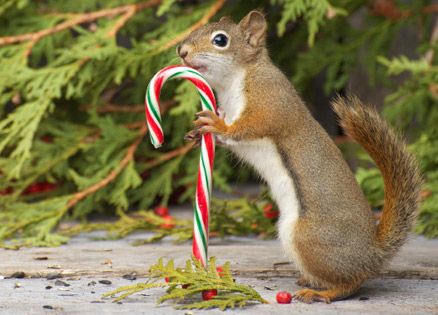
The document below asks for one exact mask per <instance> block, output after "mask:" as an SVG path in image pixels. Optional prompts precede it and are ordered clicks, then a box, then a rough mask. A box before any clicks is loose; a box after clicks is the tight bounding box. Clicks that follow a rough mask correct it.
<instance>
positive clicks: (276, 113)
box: [177, 11, 422, 303]
mask: <svg viewBox="0 0 438 315" xmlns="http://www.w3.org/2000/svg"><path fill="white" fill-rule="evenodd" d="M266 29H267V23H266V20H265V18H264V15H263V14H262V13H260V12H258V11H251V12H250V13H249V14H248V15H246V16H245V17H244V18H243V19H242V20H241V21H240V22H239V23H238V24H235V23H234V22H233V21H232V20H231V19H230V18H228V17H223V18H221V19H220V21H219V22H217V23H211V24H208V25H205V26H204V27H202V28H200V29H198V30H196V31H194V32H192V33H191V34H190V35H189V36H188V37H187V38H186V39H185V40H184V41H183V42H182V43H181V44H180V45H179V46H178V47H177V53H178V55H179V56H180V58H181V59H182V62H183V63H184V64H185V65H188V66H191V67H193V68H195V69H197V70H198V71H199V72H201V73H202V74H203V75H204V76H205V78H206V79H207V81H208V82H209V83H210V84H211V86H212V87H213V89H214V90H215V92H216V94H217V98H218V103H219V106H220V114H219V116H217V115H216V114H215V113H213V112H210V111H202V112H200V113H198V114H197V120H196V121H195V122H194V124H195V126H196V128H195V129H194V130H193V131H192V132H191V133H189V134H188V136H189V138H191V139H195V138H197V137H200V135H201V134H203V133H207V132H211V133H213V134H215V135H216V136H217V138H218V139H219V140H220V141H221V142H222V143H223V144H224V145H225V146H226V147H228V148H229V149H230V150H231V151H233V152H234V153H235V154H236V155H237V156H238V157H239V158H241V159H242V160H244V161H246V162H247V163H249V164H250V165H252V166H253V167H254V168H255V169H256V170H257V172H258V173H259V174H260V175H261V176H262V177H263V178H264V180H266V182H267V183H268V185H269V187H270V191H271V194H272V196H273V198H274V199H275V201H276V203H277V205H278V207H279V209H280V218H279V223H278V231H279V232H278V234H279V239H280V241H281V244H282V246H283V248H284V251H285V253H286V255H287V256H288V257H289V258H290V259H291V260H293V261H294V262H295V264H296V265H297V267H298V268H299V270H300V272H301V278H300V279H299V280H298V282H297V283H298V284H299V285H301V286H305V287H309V288H307V289H303V290H299V291H298V292H296V293H295V297H296V298H297V299H298V300H301V301H303V302H307V303H311V302H312V301H323V302H326V303H330V302H331V301H333V300H338V299H343V298H346V297H348V296H350V295H352V294H353V293H354V292H356V291H357V290H358V289H359V287H360V286H361V284H362V283H363V282H364V281H365V280H366V279H368V278H370V277H372V276H374V275H376V274H377V273H378V272H379V270H380V269H381V268H382V266H384V264H385V263H386V262H387V261H388V260H389V259H390V258H391V257H392V256H394V254H395V253H396V252H397V250H398V249H399V248H400V247H401V246H402V245H403V243H404V242H405V240H406V238H407V234H408V232H409V230H410V229H411V227H412V224H413V221H414V218H415V213H416V210H417V208H418V203H419V191H420V186H421V182H422V180H421V176H420V173H419V169H418V166H417V163H416V161H415V159H414V158H413V156H412V155H410V154H409V153H408V152H407V150H406V146H405V144H404V142H403V141H402V140H401V139H400V138H399V136H398V135H397V134H395V133H394V132H393V131H392V130H391V129H390V128H389V126H388V125H387V123H386V122H385V121H383V120H382V119H381V118H380V117H379V115H378V114H377V112H376V111H375V110H374V109H371V108H369V107H366V106H364V105H363V104H361V102H360V100H359V99H358V98H356V97H348V98H347V99H345V98H340V97H338V98H337V99H336V100H335V101H334V102H333V104H332V105H333V109H334V111H335V112H336V114H337V115H338V116H339V121H340V124H341V126H342V127H343V129H344V130H345V132H346V134H347V135H349V136H350V137H351V138H353V139H354V140H356V141H357V142H358V143H359V144H361V145H362V146H363V147H364V148H365V149H366V150H367V151H368V152H369V154H370V155H371V157H372V158H373V159H374V161H375V162H376V164H377V166H378V167H379V169H380V170H381V172H382V175H383V179H384V183H385V201H384V207H383V214H382V217H381V220H380V223H379V224H378V225H376V222H375V218H374V216H373V213H372V211H371V208H370V205H369V204H368V202H367V200H366V199H365V197H364V195H363V192H362V191H361V189H360V187H359V185H358V184H357V182H356V180H355V178H354V175H353V174H352V172H351V170H350V168H349V167H348V165H347V163H346V162H345V160H344V159H343V157H342V154H341V152H340V150H339V149H338V148H337V146H336V145H335V144H334V142H333V141H332V139H331V138H330V137H329V136H328V134H327V133H326V132H325V131H324V130H323V128H322V127H321V126H320V125H319V124H318V123H317V122H316V121H315V119H314V118H313V117H312V116H311V114H310V112H309V111H308V109H307V108H306V106H305V105H304V104H303V101H302V100H301V99H300V97H299V96H298V94H297V92H296V91H295V89H294V88H293V87H292V86H291V84H290V82H289V80H288V79H287V78H286V77H285V75H284V74H283V73H282V72H281V71H280V70H279V69H278V68H277V67H276V66H275V65H274V64H273V63H272V61H271V60H270V58H269V55H268V51H267V49H266V45H265V42H266ZM312 288H313V289H312ZM314 289H318V290H314Z"/></svg>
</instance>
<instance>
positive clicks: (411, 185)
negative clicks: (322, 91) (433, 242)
mask: <svg viewBox="0 0 438 315" xmlns="http://www.w3.org/2000/svg"><path fill="white" fill-rule="evenodd" d="M332 106H333V109H334V111H335V112H336V113H337V115H338V116H339V119H340V124H341V126H342V128H343V129H344V131H345V132H346V134H347V135H348V136H350V137H351V138H353V139H354V140H355V141H357V142H358V143H359V144H360V145H362V146H363V147H364V148H365V149H366V150H367V151H368V153H369V154H370V156H371V157H372V158H373V160H374V161H375V163H376V164H377V166H378V168H379V169H380V171H381V172H382V176H383V181H384V184H385V201H384V206H383V214H382V218H381V221H380V223H379V225H378V227H377V235H376V241H377V244H378V246H379V247H380V248H381V250H383V254H384V256H385V258H390V257H392V256H393V255H394V254H395V253H396V252H397V250H398V249H399V248H400V247H401V246H402V245H403V243H404V242H405V241H406V238H407V234H408V232H409V231H410V230H411V228H412V225H413V223H414V220H415V216H416V213H417V208H418V204H419V194H420V188H421V184H422V179H421V175H420V171H419V168H418V164H417V162H416V160H415V158H414V157H413V156H412V155H411V154H410V153H409V152H408V151H407V150H406V145H405V143H404V141H403V140H402V139H401V138H400V137H399V136H398V135H397V134H396V133H394V131H393V130H392V129H391V128H390V127H389V126H388V124H387V123H386V122H385V121H384V120H383V119H382V118H380V116H379V114H378V113H377V111H376V110H375V109H373V108H370V107H369V106H366V105H363V104H362V103H361V101H360V100H359V99H358V98H357V97H354V96H350V97H348V98H341V97H338V98H337V99H336V100H335V101H334V102H333V104H332Z"/></svg>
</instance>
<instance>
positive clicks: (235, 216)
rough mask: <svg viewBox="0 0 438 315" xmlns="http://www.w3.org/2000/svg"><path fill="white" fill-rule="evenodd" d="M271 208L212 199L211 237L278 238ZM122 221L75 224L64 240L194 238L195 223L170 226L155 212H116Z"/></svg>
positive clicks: (179, 240) (259, 203)
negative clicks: (143, 235)
mask: <svg viewBox="0 0 438 315" xmlns="http://www.w3.org/2000/svg"><path fill="white" fill-rule="evenodd" d="M270 204H272V203H271V201H270V200H265V199H261V200H259V199H255V200H253V199H252V198H248V197H244V198H238V199H232V200H220V199H213V200H212V204H211V207H212V209H211V216H210V226H209V230H210V233H209V234H210V235H209V237H210V238H211V237H221V238H224V237H225V236H230V235H234V236H248V235H254V236H257V237H259V238H274V237H275V235H276V229H275V223H276V222H277V216H278V210H275V209H274V210H273V211H274V213H275V212H277V216H274V217H273V218H270V217H266V216H265V215H264V211H263V208H264V207H266V206H267V205H270ZM117 214H118V216H119V219H118V220H117V221H116V222H104V223H89V222H84V223H82V224H76V225H74V226H71V227H68V228H64V229H61V230H59V234H60V235H61V236H64V237H71V236H73V235H77V234H79V233H88V232H93V231H106V232H107V236H106V237H105V239H118V238H122V237H125V236H126V235H128V234H130V233H133V232H136V231H141V230H143V231H149V232H153V233H154V235H153V236H152V237H150V238H147V239H144V240H136V241H135V242H134V243H133V245H143V244H148V243H152V242H157V241H160V240H162V239H163V238H165V237H167V236H171V237H172V239H173V241H174V242H175V243H182V242H185V241H187V240H190V239H192V237H193V222H192V221H191V220H179V219H175V218H172V220H171V222H169V221H166V220H165V219H164V218H162V217H160V216H158V215H156V214H154V212H153V211H144V210H140V211H136V212H133V213H132V214H130V215H127V214H126V213H124V212H123V211H121V210H119V211H118V212H117Z"/></svg>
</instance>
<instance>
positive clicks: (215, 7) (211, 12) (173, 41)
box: [157, 0, 226, 53]
mask: <svg viewBox="0 0 438 315" xmlns="http://www.w3.org/2000/svg"><path fill="white" fill-rule="evenodd" d="M225 1H226V0H216V2H215V3H214V4H213V5H212V6H211V7H210V9H209V10H208V11H207V12H206V13H205V14H204V16H203V17H202V18H201V19H200V20H199V21H197V22H196V23H195V24H193V25H192V26H190V27H189V28H188V29H186V30H185V31H184V32H182V33H181V34H178V35H177V36H176V37H174V38H172V39H171V40H169V41H168V42H167V43H165V44H164V45H162V46H161V47H160V49H159V50H158V51H157V53H160V52H162V51H165V50H167V49H169V48H171V47H173V46H175V45H176V44H178V43H179V42H180V41H182V40H183V39H184V38H185V37H186V36H187V35H189V34H190V33H191V32H193V31H195V30H197V29H198V28H200V27H202V26H204V25H205V24H207V23H208V21H209V20H210V19H211V18H212V17H213V16H215V15H216V13H217V12H218V11H219V10H220V9H221V8H222V7H223V6H224V4H225Z"/></svg>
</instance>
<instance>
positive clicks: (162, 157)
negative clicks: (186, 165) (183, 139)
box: [144, 142, 195, 169]
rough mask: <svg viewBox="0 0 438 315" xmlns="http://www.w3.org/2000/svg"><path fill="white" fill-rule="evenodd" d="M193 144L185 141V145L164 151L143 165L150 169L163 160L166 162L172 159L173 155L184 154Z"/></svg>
mask: <svg viewBox="0 0 438 315" xmlns="http://www.w3.org/2000/svg"><path fill="white" fill-rule="evenodd" d="M194 147H195V146H194V144H193V143H192V142H190V143H187V144H186V145H184V146H182V147H179V148H176V149H174V150H172V151H169V152H166V153H164V154H162V155H160V156H159V157H157V158H156V159H153V160H150V161H147V162H146V163H145V164H144V165H145V169H151V168H153V167H155V166H157V165H160V164H161V163H163V162H167V161H169V160H171V159H173V158H174V157H177V156H180V155H184V154H186V153H187V152H189V151H190V150H192V149H193V148H194Z"/></svg>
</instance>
